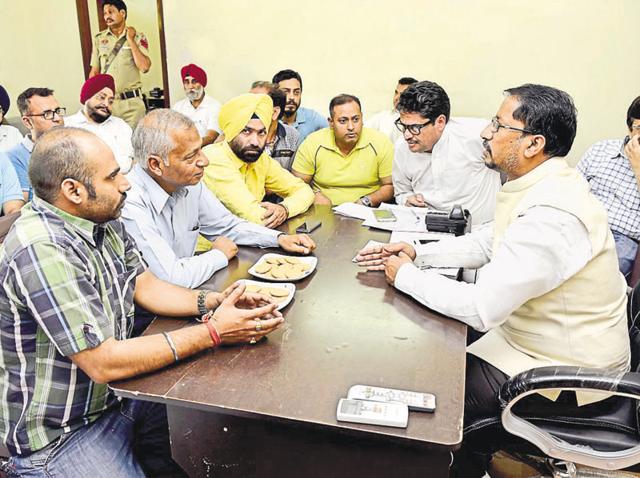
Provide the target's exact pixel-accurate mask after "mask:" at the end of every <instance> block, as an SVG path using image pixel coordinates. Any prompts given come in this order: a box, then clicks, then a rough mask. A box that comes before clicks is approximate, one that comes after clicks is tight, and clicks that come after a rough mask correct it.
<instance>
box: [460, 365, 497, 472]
mask: <svg viewBox="0 0 640 478" xmlns="http://www.w3.org/2000/svg"><path fill="white" fill-rule="evenodd" d="M508 379H509V376H508V375H506V374H505V373H503V372H501V371H500V370H498V369H497V368H495V367H494V366H493V365H490V364H488V363H487V362H485V361H484V360H482V359H480V358H478V357H476V356H475V355H471V354H467V374H466V378H465V398H464V427H465V429H466V428H467V427H468V426H469V425H470V424H472V423H475V422H477V421H478V420H480V419H482V418H486V417H495V416H497V415H498V414H499V412H500V409H499V407H498V392H499V391H500V387H502V384H504V383H505V382H506V381H507V380H508ZM485 445H486V444H485ZM487 448H490V447H486V446H483V451H482V452H479V451H477V450H474V449H473V446H472V445H470V444H469V443H468V442H466V441H465V440H464V438H463V442H462V447H461V448H460V450H458V451H457V452H456V453H455V455H454V459H453V465H452V467H451V476H453V477H456V478H475V477H482V476H483V475H484V473H485V472H486V470H487V467H488V466H489V462H490V461H491V453H488V452H487V451H486V450H487Z"/></svg>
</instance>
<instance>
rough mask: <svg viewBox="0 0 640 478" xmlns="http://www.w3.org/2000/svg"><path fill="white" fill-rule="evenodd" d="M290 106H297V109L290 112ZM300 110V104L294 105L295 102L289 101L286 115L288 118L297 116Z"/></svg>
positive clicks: (285, 111)
mask: <svg viewBox="0 0 640 478" xmlns="http://www.w3.org/2000/svg"><path fill="white" fill-rule="evenodd" d="M289 105H293V106H295V108H294V109H293V110H291V111H289V110H287V106H289ZM298 108H300V105H299V104H297V103H294V102H293V101H288V102H287V104H286V105H285V107H284V115H285V116H286V117H287V118H289V117H291V116H293V115H295V114H296V113H297V112H298Z"/></svg>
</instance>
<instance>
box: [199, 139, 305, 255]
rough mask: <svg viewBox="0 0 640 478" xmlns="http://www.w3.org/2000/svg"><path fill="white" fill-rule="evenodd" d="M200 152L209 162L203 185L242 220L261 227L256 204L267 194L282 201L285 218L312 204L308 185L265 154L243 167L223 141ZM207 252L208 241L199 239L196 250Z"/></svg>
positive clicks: (303, 210) (262, 211) (260, 218)
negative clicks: (272, 194) (273, 194)
mask: <svg viewBox="0 0 640 478" xmlns="http://www.w3.org/2000/svg"><path fill="white" fill-rule="evenodd" d="M202 151H203V152H204V154H206V156H207V158H209V166H207V167H206V168H205V170H204V178H203V181H204V184H205V185H206V186H207V187H208V188H209V189H210V190H211V191H212V192H213V193H214V194H215V195H216V197H217V198H218V199H219V200H220V201H221V202H222V203H223V204H224V205H225V206H226V208H227V209H229V211H231V212H232V213H233V214H235V215H236V216H239V217H241V218H242V219H246V220H247V221H251V222H255V223H256V224H262V216H263V215H264V213H265V211H266V210H265V209H264V208H263V207H262V206H260V202H261V201H262V198H263V197H264V195H265V194H266V193H267V191H268V192H270V193H275V194H277V195H278V196H280V197H282V198H284V199H283V201H282V203H281V204H283V205H284V206H285V207H286V208H287V210H288V211H289V217H293V216H296V215H298V214H300V213H302V212H305V211H306V210H307V209H309V206H311V204H313V199H314V194H313V191H312V190H311V188H310V187H309V185H307V184H305V182H304V181H303V180H302V179H299V178H296V177H295V176H294V175H293V174H291V173H290V172H289V171H287V170H286V169H284V168H283V167H282V166H280V163H278V162H277V161H276V160H275V159H273V158H271V156H269V155H268V154H267V153H262V155H261V156H260V157H259V158H258V160H257V161H256V162H255V163H245V162H244V161H242V160H241V159H240V158H238V157H237V156H236V155H235V154H234V153H233V151H231V148H229V145H228V144H227V142H226V141H223V142H221V143H215V144H212V145H209V146H207V147H205V148H204V149H203V150H202ZM209 248H210V243H209V241H205V240H203V239H202V238H200V240H199V241H198V248H197V250H198V251H202V250H208V249H209Z"/></svg>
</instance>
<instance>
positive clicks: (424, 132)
mask: <svg viewBox="0 0 640 478" xmlns="http://www.w3.org/2000/svg"><path fill="white" fill-rule="evenodd" d="M450 110H451V105H450V102H449V96H448V95H447V93H446V91H444V89H443V88H442V87H441V86H439V85H438V84H436V83H433V82H431V81H420V82H418V83H414V84H413V85H411V86H410V87H409V88H407V89H406V90H405V91H404V92H403V93H402V94H401V95H400V99H399V101H398V111H399V112H400V118H399V119H398V120H397V121H396V126H397V128H398V130H399V131H401V132H402V135H403V137H404V141H400V140H399V141H397V142H396V144H395V157H394V161H393V188H394V191H395V197H396V202H397V203H398V204H400V205H402V206H416V207H429V208H433V209H436V210H438V211H444V212H448V211H450V210H451V208H452V207H453V206H454V205H455V204H460V205H462V207H464V208H465V209H468V210H469V211H470V212H471V218H472V221H473V224H474V225H477V224H482V223H485V222H488V221H491V220H493V211H494V209H495V196H496V192H497V191H498V189H499V188H500V175H499V174H498V173H497V172H496V171H492V170H490V169H487V168H486V167H485V165H484V162H483V160H482V153H483V148H482V139H481V138H480V132H481V131H482V130H483V129H484V128H485V127H486V126H487V123H488V122H487V121H486V120H481V119H475V118H449V113H450Z"/></svg>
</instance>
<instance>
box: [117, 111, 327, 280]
mask: <svg viewBox="0 0 640 478" xmlns="http://www.w3.org/2000/svg"><path fill="white" fill-rule="evenodd" d="M201 144H202V141H201V139H200V137H199V136H198V131H197V129H196V127H195V125H194V124H193V121H191V120H190V119H189V118H187V117H186V116H184V115H182V114H180V113H178V112H176V111H172V110H168V109H156V110H153V111H151V112H149V113H148V114H147V116H145V117H144V119H143V120H142V121H141V122H140V123H139V124H138V126H137V127H136V130H135V131H134V133H133V149H134V153H135V158H136V162H137V163H138V164H136V165H135V166H134V168H133V170H132V171H131V173H130V174H129V175H128V176H127V179H128V180H129V182H130V183H131V190H130V191H129V193H128V197H127V200H126V202H125V205H124V208H123V210H122V219H123V221H124V223H125V226H126V228H127V232H128V233H129V234H131V235H132V236H133V238H134V239H135V241H136V243H137V245H138V248H139V249H140V250H141V251H142V253H143V255H144V258H145V261H146V262H147V264H148V265H149V269H150V270H151V271H152V272H153V273H154V274H155V275H157V276H158V277H160V278H161V279H163V280H166V281H167V282H171V283H172V284H176V285H181V286H183V287H189V288H193V287H196V286H199V285H200V284H202V283H203V282H205V281H206V280H208V279H209V278H210V277H211V276H212V275H213V274H214V273H215V272H216V271H217V270H219V269H222V268H224V267H226V266H227V264H228V263H229V261H230V260H231V259H232V258H233V257H234V256H235V255H236V253H237V252H238V247H237V246H236V243H238V244H240V245H247V246H258V247H281V248H282V249H284V250H285V251H288V252H293V253H296V254H309V253H310V252H311V251H312V250H313V249H315V247H316V245H315V243H314V242H313V240H312V239H311V238H310V237H309V236H307V235H305V234H294V235H286V234H284V233H283V232H281V231H277V230H273V229H268V228H266V227H264V226H261V225H258V224H253V223H250V222H247V221H244V220H242V219H240V218H239V217H237V216H235V215H233V214H231V212H229V210H228V209H227V208H225V207H224V206H223V205H222V203H221V202H220V201H219V200H218V199H217V198H216V197H215V196H214V195H213V193H212V192H211V191H210V190H209V189H208V188H207V187H206V186H204V184H203V183H202V181H201V179H202V177H203V175H204V168H205V167H206V166H207V165H208V164H209V160H208V159H207V157H206V156H205V155H204V154H203V153H202V149H201V148H202V146H201ZM200 234H202V235H203V236H204V237H205V238H206V239H208V240H210V241H212V242H211V246H212V249H211V250H210V251H208V252H205V253H204V254H200V255H198V256H194V255H193V254H194V252H195V250H196V242H197V240H198V236H199V235H200ZM234 241H235V242H234Z"/></svg>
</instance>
